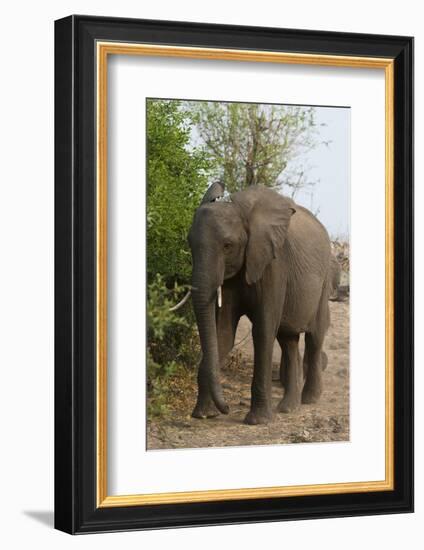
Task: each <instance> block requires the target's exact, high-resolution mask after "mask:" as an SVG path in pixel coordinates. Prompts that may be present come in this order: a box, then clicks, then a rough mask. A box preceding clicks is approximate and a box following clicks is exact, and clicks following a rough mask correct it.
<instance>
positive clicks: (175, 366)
mask: <svg viewBox="0 0 424 550" xmlns="http://www.w3.org/2000/svg"><path fill="white" fill-rule="evenodd" d="M185 290H186V288H185V287H181V286H180V285H178V284H177V283H174V286H173V288H172V289H168V288H167V287H166V285H165V282H164V280H163V278H162V276H161V275H159V274H157V275H156V277H155V279H154V280H153V281H152V282H151V283H150V284H149V285H148V295H147V338H148V349H147V381H148V383H147V391H148V414H150V415H152V416H164V415H165V414H166V412H167V409H168V408H167V401H168V396H169V391H170V390H171V386H172V383H171V380H172V378H173V377H174V376H176V375H177V374H179V375H181V374H182V372H183V370H190V371H192V372H193V370H194V369H193V367H194V366H195V365H196V364H197V363H198V361H199V342H198V336H197V331H196V328H195V322H194V315H193V312H192V309H191V307H190V306H189V305H188V304H187V305H185V306H184V311H185V314H184V313H179V312H173V311H170V307H172V306H173V305H174V304H175V303H176V301H177V300H178V296H179V295H180V294H181V291H185Z"/></svg>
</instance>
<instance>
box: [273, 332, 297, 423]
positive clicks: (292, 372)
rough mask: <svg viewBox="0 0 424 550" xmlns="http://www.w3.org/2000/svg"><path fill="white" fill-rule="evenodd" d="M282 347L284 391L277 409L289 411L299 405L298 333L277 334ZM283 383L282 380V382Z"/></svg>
mask: <svg viewBox="0 0 424 550" xmlns="http://www.w3.org/2000/svg"><path fill="white" fill-rule="evenodd" d="M278 341H279V342H280V345H281V349H282V357H281V364H282V365H283V364H284V386H285V393H284V397H283V399H282V400H281V401H280V403H279V405H278V411H279V412H284V413H290V412H293V411H295V410H296V409H297V408H298V407H299V406H300V401H301V391H302V373H301V366H300V355H299V335H298V334H296V335H290V336H279V338H278ZM282 383H283V382H282Z"/></svg>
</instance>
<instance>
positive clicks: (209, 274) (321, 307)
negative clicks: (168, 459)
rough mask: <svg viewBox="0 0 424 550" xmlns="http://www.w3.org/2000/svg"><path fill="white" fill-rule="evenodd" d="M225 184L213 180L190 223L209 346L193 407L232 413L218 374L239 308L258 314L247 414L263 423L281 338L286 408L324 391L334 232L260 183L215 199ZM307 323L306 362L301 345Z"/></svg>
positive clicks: (199, 411) (197, 305) (205, 413)
mask: <svg viewBox="0 0 424 550" xmlns="http://www.w3.org/2000/svg"><path fill="white" fill-rule="evenodd" d="M223 191H224V189H223V185H222V184H219V183H215V184H213V186H212V187H210V188H209V189H208V191H207V193H206V195H205V197H204V199H203V201H202V204H201V205H200V207H199V208H198V209H197V211H196V213H195V215H194V219H193V224H192V227H191V229H190V232H189V244H190V247H191V251H192V257H193V276H192V286H193V289H192V299H193V307H194V311H195V315H196V321H197V326H198V330H199V336H200V341H201V346H202V360H201V363H200V365H199V372H198V398H197V403H196V406H195V408H194V410H193V416H194V417H196V418H206V417H212V416H216V415H217V414H218V411H219V412H221V413H224V414H227V413H228V412H229V408H228V405H227V404H226V402H225V400H224V396H223V392H222V387H221V384H220V381H219V372H220V365H221V364H222V363H223V361H224V359H225V357H226V355H227V354H228V352H229V351H230V350H231V349H232V347H233V345H234V337H235V333H236V329H237V324H238V321H239V319H240V317H241V316H242V315H247V316H248V318H249V319H250V321H251V322H252V336H253V344H254V373H253V381H252V399H251V408H250V411H249V413H248V414H247V416H246V418H245V422H246V423H247V424H263V423H267V422H269V421H270V420H271V418H272V412H273V411H272V408H271V386H272V352H273V345H274V341H275V339H276V338H277V339H278V342H279V344H280V346H281V349H282V361H281V364H282V368H281V371H282V374H281V378H282V382H283V383H284V386H285V393H284V398H283V399H282V400H281V402H280V403H279V405H278V411H279V412H292V411H294V410H296V409H297V408H298V407H299V406H300V404H301V403H315V402H316V401H317V400H318V399H319V397H320V395H321V392H322V381H321V376H322V368H323V366H325V365H323V363H324V361H325V359H326V357H324V355H325V354H323V352H322V345H323V341H324V337H325V334H326V331H327V329H328V326H329V320H330V319H329V308H328V297H329V293H330V291H331V273H330V258H331V248H330V240H329V237H328V234H327V231H326V230H325V228H324V227H323V226H322V225H321V223H320V222H319V221H318V220H317V219H316V218H315V217H314V216H313V215H312V214H311V213H310V212H309V211H308V210H306V209H305V208H303V207H301V206H298V205H296V204H295V203H294V202H293V201H292V200H291V199H288V198H286V197H283V196H281V195H280V194H278V193H277V192H275V191H272V190H271V189H269V188H265V187H260V186H252V187H249V188H247V189H245V190H243V191H239V192H237V193H235V194H234V195H232V196H231V202H224V201H216V199H217V198H219V197H220V196H222V195H223ZM220 285H222V307H221V308H219V307H218V304H217V289H218V287H219V286H220ZM302 332H304V333H305V355H304V362H303V364H304V366H303V369H302V366H301V363H300V357H299V350H298V342H299V335H300V334H301V333H302ZM303 371H304V373H305V380H304V374H303Z"/></svg>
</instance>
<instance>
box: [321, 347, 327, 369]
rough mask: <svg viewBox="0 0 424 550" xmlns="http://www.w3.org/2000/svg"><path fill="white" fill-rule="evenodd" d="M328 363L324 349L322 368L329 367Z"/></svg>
mask: <svg viewBox="0 0 424 550" xmlns="http://www.w3.org/2000/svg"><path fill="white" fill-rule="evenodd" d="M327 365H328V356H327V354H326V353H325V351H322V352H321V368H322V370H325V369H326V368H327Z"/></svg>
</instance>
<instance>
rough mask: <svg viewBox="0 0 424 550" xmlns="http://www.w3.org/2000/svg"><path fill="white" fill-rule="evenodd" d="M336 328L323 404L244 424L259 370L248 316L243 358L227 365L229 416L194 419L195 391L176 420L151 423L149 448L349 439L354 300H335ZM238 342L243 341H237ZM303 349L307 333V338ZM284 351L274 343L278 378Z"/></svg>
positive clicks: (241, 333)
mask: <svg viewBox="0 0 424 550" xmlns="http://www.w3.org/2000/svg"><path fill="white" fill-rule="evenodd" d="M330 309H331V327H330V328H329V331H328V333H327V337H326V340H325V344H324V350H325V351H326V353H327V355H328V366H327V369H326V370H325V371H324V373H323V382H324V383H323V387H324V390H323V393H322V395H321V399H320V401H319V403H317V404H315V405H302V406H301V408H300V409H299V410H298V411H296V412H294V413H291V414H283V413H278V414H277V413H276V414H275V416H274V419H273V421H272V422H271V423H270V424H269V425H267V426H264V425H259V426H247V425H245V424H243V419H244V417H245V416H246V414H247V412H248V410H249V405H250V385H251V380H252V370H253V362H252V361H253V345H252V339H251V336H250V332H251V325H250V322H249V320H248V319H247V318H246V317H243V318H242V319H241V321H240V323H239V327H238V331H237V336H236V348H235V349H236V350H237V352H238V353H239V354H240V355H241V359H242V360H241V361H233V362H230V364H229V365H228V366H227V367H226V368H224V369H223V370H222V373H221V380H222V386H223V389H224V395H225V398H226V401H227V403H228V404H229V406H230V413H229V414H228V415H220V416H218V417H216V418H212V419H204V420H198V419H195V418H191V416H190V413H191V408H192V406H194V403H195V398H196V395H195V392H194V393H193V399H192V406H191V408H190V410H185V411H181V414H177V413H174V414H173V416H172V418H171V419H169V418H168V419H166V420H160V421H152V422H149V423H148V427H147V448H148V449H176V448H196V447H226V446H245V445H275V444H283V443H308V442H313V441H315V442H318V441H320V442H323V441H346V440H348V439H349V304H348V302H330ZM237 344H239V345H238V346H237ZM301 353H302V354H303V337H302V338H301ZM280 357H281V351H280V348H279V345H278V343H276V344H275V347H274V356H273V364H274V365H273V368H274V375H273V378H277V377H278V375H277V372H278V368H279V364H280ZM283 392H284V390H283V388H282V387H281V385H280V382H279V381H278V380H275V381H274V382H273V390H272V400H273V406H274V408H276V406H277V404H278V402H279V401H280V400H281V398H282V396H283Z"/></svg>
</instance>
